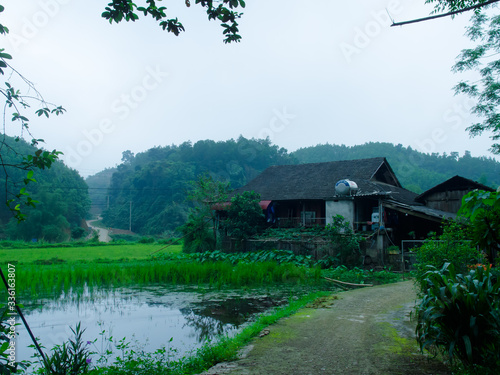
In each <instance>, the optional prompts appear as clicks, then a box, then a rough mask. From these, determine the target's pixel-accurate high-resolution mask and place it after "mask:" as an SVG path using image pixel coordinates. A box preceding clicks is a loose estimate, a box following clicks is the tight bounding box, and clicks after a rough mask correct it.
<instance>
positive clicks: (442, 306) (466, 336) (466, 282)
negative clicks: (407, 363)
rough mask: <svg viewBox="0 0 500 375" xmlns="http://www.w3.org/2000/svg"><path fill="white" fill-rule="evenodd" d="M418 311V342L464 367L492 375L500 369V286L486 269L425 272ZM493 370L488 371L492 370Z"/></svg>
mask: <svg viewBox="0 0 500 375" xmlns="http://www.w3.org/2000/svg"><path fill="white" fill-rule="evenodd" d="M422 286H423V290H424V296H423V298H422V301H421V303H420V306H418V308H417V318H418V321H417V328H416V333H417V341H418V342H419V344H420V348H421V349H422V351H423V350H425V349H430V350H433V349H435V350H437V351H440V352H442V353H443V354H445V355H448V356H449V358H450V360H454V359H458V360H459V361H460V362H461V363H462V364H463V365H464V366H465V367H466V368H467V369H469V370H473V371H481V373H482V374H485V373H491V374H493V373H496V372H495V371H497V370H498V366H500V298H499V293H500V289H499V288H500V282H498V281H497V282H493V277H492V274H491V272H490V269H489V268H486V269H484V268H483V267H478V268H476V269H475V270H471V271H470V272H469V273H468V274H465V275H463V274H459V273H456V271H455V268H454V266H453V265H452V264H450V263H446V264H445V265H444V267H443V268H442V269H441V270H437V269H435V268H434V269H431V270H430V271H428V272H426V274H425V275H424V278H423V282H422ZM490 371H491V372H490Z"/></svg>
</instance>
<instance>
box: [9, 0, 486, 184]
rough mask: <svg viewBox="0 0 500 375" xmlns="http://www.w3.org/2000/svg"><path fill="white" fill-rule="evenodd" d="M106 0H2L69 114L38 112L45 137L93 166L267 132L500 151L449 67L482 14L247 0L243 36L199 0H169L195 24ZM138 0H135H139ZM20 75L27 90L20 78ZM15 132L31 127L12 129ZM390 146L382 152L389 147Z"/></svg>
mask: <svg viewBox="0 0 500 375" xmlns="http://www.w3.org/2000/svg"><path fill="white" fill-rule="evenodd" d="M107 2H108V1H107V0H93V1H81V0H80V1H77V0H3V1H2V2H1V3H2V4H4V5H5V8H6V10H5V12H4V13H2V14H1V15H0V17H1V18H0V19H1V21H0V23H2V24H4V25H6V26H8V27H9V29H10V36H9V37H8V38H7V39H5V37H4V42H3V45H4V46H5V48H6V51H7V52H9V53H11V54H12V55H13V57H14V60H13V61H12V63H13V65H14V66H15V67H16V68H17V69H18V70H19V71H20V72H22V73H23V74H24V75H25V76H26V77H27V78H29V79H30V80H31V81H33V83H35V85H36V87H37V89H38V90H39V91H40V92H41V93H42V94H43V96H44V98H45V100H47V101H50V102H53V103H56V104H58V105H62V106H63V107H65V108H66V109H67V113H66V114H65V115H64V116H61V117H57V118H56V117H54V118H51V119H49V120H38V119H35V118H34V117H35V116H34V115H32V116H31V119H32V121H31V122H32V124H31V131H32V133H33V135H34V136H35V137H37V138H43V139H45V141H46V144H45V148H47V149H54V148H55V149H58V150H61V151H63V152H64V153H65V156H64V157H63V159H64V161H65V162H66V164H67V165H68V166H70V167H72V168H74V169H77V170H78V171H79V172H80V173H81V174H82V176H87V175H91V174H95V173H97V172H99V171H100V170H102V169H104V168H107V167H113V166H115V165H117V164H119V163H120V160H121V156H122V152H123V151H125V150H131V151H132V152H134V153H138V152H141V151H144V150H147V149H149V148H151V147H154V146H165V145H170V144H180V143H182V142H185V141H191V142H193V143H194V142H196V141H198V140H203V139H213V140H216V141H218V140H227V139H231V138H234V139H236V138H238V137H239V136H240V135H243V136H244V137H247V138H265V137H269V138H270V139H271V141H272V142H273V143H274V144H277V145H279V146H280V147H285V148H286V149H288V150H289V151H294V150H296V149H298V148H300V147H306V146H312V145H316V144H318V143H327V142H328V143H331V144H345V145H356V144H362V143H365V142H369V141H374V142H392V143H396V144H398V143H401V144H403V145H404V146H411V147H412V148H415V149H417V150H420V151H422V152H439V153H442V152H447V153H450V152H452V151H458V152H459V153H460V154H463V153H464V151H465V150H470V151H471V152H472V155H473V156H480V155H486V156H492V155H491V154H490V153H489V152H488V148H489V146H490V144H491V140H490V139H489V138H488V137H487V136H486V135H484V136H482V137H478V138H473V139H470V138H469V136H468V133H467V132H466V131H465V128H466V127H467V126H468V125H470V124H471V122H472V121H473V119H472V118H471V117H470V116H469V114H468V111H467V109H468V108H469V107H470V102H469V100H468V99H467V98H465V97H457V96H454V93H453V90H452V87H453V86H454V85H455V84H456V83H457V82H458V80H459V79H461V78H463V77H461V76H460V75H458V74H453V73H452V72H451V66H452V65H453V63H454V61H455V58H456V56H457V55H458V54H459V52H460V50H461V49H463V48H466V47H469V46H471V44H470V42H469V41H468V40H467V38H466V37H465V36H464V31H465V29H464V28H465V25H467V24H468V21H469V17H470V15H462V16H458V17H456V18H455V19H454V20H451V19H440V20H434V21H429V22H425V23H419V24H413V25H408V26H404V27H397V28H394V27H389V25H390V20H389V16H388V13H389V14H390V16H391V17H392V18H394V20H395V21H403V20H407V19H413V18H418V17H423V16H427V15H428V14H429V13H430V12H431V11H432V7H430V6H426V5H424V4H423V3H424V0H418V1H413V0H411V1H403V0H380V1H379V0H351V1H343V2H340V1H333V0H316V1H305V0H302V1H296V0H247V7H246V9H245V10H244V15H243V18H242V19H241V21H240V26H241V27H240V30H241V34H242V36H243V39H242V42H241V43H238V44H230V45H225V44H224V43H223V42H222V40H223V37H222V28H221V27H220V26H219V25H218V24H217V23H215V22H213V21H212V22H208V21H207V19H206V18H207V16H206V14H205V13H204V11H203V9H202V8H201V7H200V6H196V5H195V4H194V1H192V3H193V5H192V6H191V7H190V8H187V7H186V6H185V4H184V1H183V0H170V1H163V3H165V6H167V7H168V12H169V15H171V16H174V17H175V16H177V17H179V19H180V21H181V22H182V23H183V24H184V26H185V27H186V32H185V33H183V34H181V36H179V37H175V36H174V35H173V34H170V33H167V32H164V31H162V30H161V29H160V27H159V26H157V25H156V24H155V22H154V21H153V20H151V19H142V20H140V21H139V22H136V23H122V24H118V25H116V24H113V25H110V24H109V23H108V22H107V21H105V20H104V19H102V18H101V17H100V14H101V13H102V11H103V10H104V7H105V6H106V4H107ZM141 2H142V1H140V0H138V1H136V3H141ZM19 88H21V89H22V86H20V87H19ZM7 133H8V134H10V135H14V134H19V129H16V128H14V127H12V126H9V127H8V128H7ZM381 156H383V155H381Z"/></svg>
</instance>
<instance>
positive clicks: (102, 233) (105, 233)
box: [87, 218, 111, 242]
mask: <svg viewBox="0 0 500 375" xmlns="http://www.w3.org/2000/svg"><path fill="white" fill-rule="evenodd" d="M99 220H101V218H98V219H95V220H87V225H88V227H89V228H90V229H92V230H96V231H97V233H99V242H110V241H111V237H110V236H109V230H107V229H104V228H99V227H94V226H92V223H93V222H94V221H99Z"/></svg>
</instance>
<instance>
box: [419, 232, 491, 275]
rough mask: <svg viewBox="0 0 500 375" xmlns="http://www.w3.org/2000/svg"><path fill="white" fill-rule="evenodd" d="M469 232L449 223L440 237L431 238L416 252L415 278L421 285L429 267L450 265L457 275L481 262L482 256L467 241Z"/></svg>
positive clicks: (438, 267)
mask: <svg viewBox="0 0 500 375" xmlns="http://www.w3.org/2000/svg"><path fill="white" fill-rule="evenodd" d="M468 238H469V232H468V230H467V229H466V228H464V227H462V226H461V225H460V224H458V223H456V222H450V223H448V224H447V225H446V226H445V227H444V228H443V234H442V235H440V236H435V235H434V236H431V237H430V238H429V239H428V240H426V241H425V242H424V244H423V245H422V246H421V247H420V248H419V249H418V250H417V264H416V269H417V271H416V277H417V281H418V282H419V283H422V281H423V278H424V275H425V274H426V272H427V271H428V270H429V268H428V267H429V266H432V267H435V268H437V269H441V268H442V267H443V266H444V264H445V263H451V264H452V265H453V267H454V269H455V270H456V271H457V272H459V273H465V272H467V266H468V265H470V264H476V263H478V262H482V261H483V256H482V255H481V253H480V252H479V251H478V250H477V248H475V247H474V245H473V244H472V243H471V241H468V240H467V239H468Z"/></svg>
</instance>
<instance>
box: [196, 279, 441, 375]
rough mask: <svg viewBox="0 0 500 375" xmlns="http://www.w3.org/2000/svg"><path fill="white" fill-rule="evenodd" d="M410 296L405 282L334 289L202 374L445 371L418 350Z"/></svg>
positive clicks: (354, 374) (421, 373)
mask: <svg viewBox="0 0 500 375" xmlns="http://www.w3.org/2000/svg"><path fill="white" fill-rule="evenodd" d="M335 298H337V299H335ZM415 300H416V293H415V290H414V284H413V282H411V281H406V282H402V283H397V284H390V285H383V286H377V287H373V288H362V289H357V290H352V291H348V292H342V293H338V294H337V296H333V298H330V302H328V301H324V303H322V304H321V306H320V308H305V309H303V310H300V311H299V312H298V313H297V314H295V315H294V316H292V317H289V318H286V319H283V320H281V321H279V322H278V323H277V324H275V325H273V326H271V327H269V334H267V335H265V336H263V337H259V338H256V339H254V341H253V342H252V343H251V345H250V346H249V347H247V348H246V349H245V350H244V353H246V354H243V355H242V358H241V359H239V360H237V361H235V362H231V363H222V364H219V365H217V366H215V367H213V368H212V369H210V370H209V371H206V372H204V373H203V375H216V374H232V375H257V374H259V375H260V374H262V375H264V374H283V375H292V374H298V375H308V374H311V375H316V374H343V375H360V374H362V375H382V374H383V375H396V374H401V375H403V374H404V375H408V374H409V375H424V374H434V375H438V374H450V373H451V372H449V370H448V369H447V367H446V366H444V365H443V364H442V363H441V362H439V361H437V360H428V359H427V358H426V357H425V356H423V355H422V354H421V353H420V350H419V348H418V345H417V343H416V341H415V334H414V330H415V322H412V321H411V320H410V312H411V311H412V309H413V307H414V305H415ZM328 305H330V306H329V307H327V306H328ZM266 333H267V332H266Z"/></svg>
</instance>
